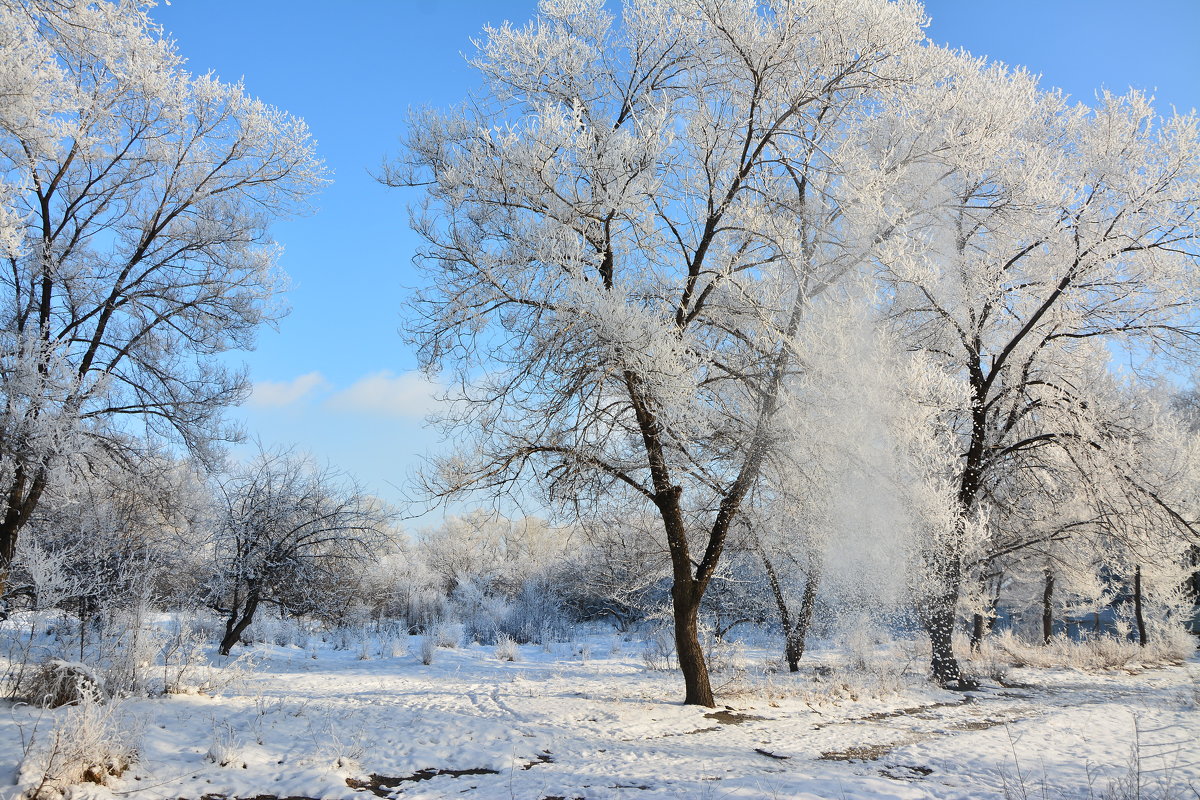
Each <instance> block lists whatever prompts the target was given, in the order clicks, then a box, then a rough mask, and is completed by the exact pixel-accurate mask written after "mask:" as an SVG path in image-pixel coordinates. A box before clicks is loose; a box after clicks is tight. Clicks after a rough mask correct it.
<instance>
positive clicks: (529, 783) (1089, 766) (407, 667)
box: [0, 647, 1200, 800]
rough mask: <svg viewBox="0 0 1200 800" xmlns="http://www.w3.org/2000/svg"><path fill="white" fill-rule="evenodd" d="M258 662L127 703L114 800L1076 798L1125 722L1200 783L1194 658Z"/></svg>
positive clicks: (1108, 780)
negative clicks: (743, 673)
mask: <svg viewBox="0 0 1200 800" xmlns="http://www.w3.org/2000/svg"><path fill="white" fill-rule="evenodd" d="M266 652H267V653H268V654H269V657H268V658H266V660H265V661H264V662H263V663H262V664H261V665H260V667H259V668H258V671H257V672H256V673H255V674H254V675H252V676H251V677H249V678H248V679H247V680H246V681H244V683H243V684H242V685H241V686H240V687H239V688H238V690H237V691H236V692H232V693H226V694H223V695H222V696H219V697H208V696H203V695H192V696H171V697H166V698H161V699H153V700H144V701H138V702H136V703H133V704H131V709H132V711H133V712H134V713H135V714H136V715H137V716H138V717H140V718H141V719H142V724H143V726H144V731H145V733H144V744H143V748H142V759H141V761H140V762H139V764H138V765H137V766H136V767H135V768H134V770H132V771H131V772H130V773H128V774H127V775H126V776H125V777H124V778H122V779H121V780H119V781H117V782H116V783H115V784H114V785H113V786H112V787H111V789H112V790H113V791H115V792H119V793H120V794H119V796H121V797H127V798H130V799H131V800H152V799H153V800H164V798H189V799H191V800H197V799H198V798H201V797H204V796H209V797H211V796H214V795H221V796H228V797H243V798H249V797H258V796H260V795H271V796H275V797H321V798H349V797H356V796H357V797H358V798H360V799H364V798H365V799H366V800H370V799H371V798H373V796H374V795H372V794H368V793H365V791H360V792H356V791H355V789H353V788H351V786H350V785H348V784H347V779H349V780H350V781H351V783H353V784H354V785H356V786H357V785H370V786H373V787H376V790H377V791H376V793H377V794H381V795H387V794H388V792H387V791H386V790H385V789H383V788H379V787H380V786H383V787H395V789H396V791H397V792H398V794H397V795H396V796H398V797H403V798H406V799H407V798H426V799H430V800H432V798H464V797H467V798H519V799H520V800H524V799H525V798H530V800H541V799H542V798H574V797H580V798H587V800H609V799H615V798H638V799H639V800H658V799H659V798H681V797H687V798H764V799H765V798H829V797H833V798H849V799H850V800H854V799H856V798H897V799H900V798H904V799H905V800H910V799H911V800H917V799H919V798H920V799H924V798H961V799H962V800H967V798H972V799H974V798H1003V797H1005V788H1006V787H1008V789H1009V793H1010V796H1015V797H1022V796H1023V792H1024V794H1027V795H1028V796H1029V797H1042V796H1043V790H1045V794H1046V796H1047V797H1052V798H1057V797H1068V798H1071V797H1081V798H1082V797H1088V792H1089V785H1090V786H1091V791H1092V793H1093V794H1094V795H1095V796H1097V797H1098V796H1100V795H1101V794H1102V793H1103V791H1105V790H1106V789H1108V788H1109V787H1110V786H1111V785H1113V784H1114V782H1116V781H1119V780H1122V779H1123V778H1125V777H1126V776H1128V775H1129V766H1130V757H1131V753H1132V750H1131V748H1132V747H1133V744H1134V742H1135V725H1136V730H1137V736H1138V737H1140V742H1141V746H1140V755H1141V772H1142V775H1143V783H1144V784H1146V785H1149V784H1150V782H1152V781H1158V782H1170V783H1173V784H1174V785H1176V786H1178V787H1183V788H1186V787H1188V786H1189V785H1194V786H1195V787H1197V788H1198V789H1200V766H1197V764H1198V762H1200V711H1198V710H1197V704H1198V703H1200V690H1198V689H1197V683H1196V678H1195V675H1197V674H1200V662H1196V661H1193V662H1192V663H1191V664H1189V665H1186V666H1185V667H1179V668H1171V669H1163V670H1152V671H1147V672H1145V673H1143V674H1140V675H1128V674H1124V673H1115V674H1099V675H1097V674H1085V673H1082V672H1076V671H1068V670H1053V671H1048V670H1019V671H1016V672H1015V673H1014V674H1013V678H1014V679H1015V680H1019V681H1022V682H1023V683H1025V684H1027V685H1026V686H1022V687H1012V686H1010V687H1009V688H1005V687H1002V686H999V685H996V684H985V685H984V686H983V687H982V688H981V690H980V691H978V692H972V693H969V694H968V695H962V694H955V693H951V692H942V691H938V690H935V689H933V688H931V687H929V686H927V685H923V684H920V683H914V684H913V685H911V686H909V687H908V688H906V689H903V690H901V691H899V692H896V693H893V694H890V695H887V696H885V697H883V698H882V699H878V698H875V699H872V698H862V699H859V700H857V701H854V700H851V699H848V698H845V697H843V698H842V699H834V698H837V697H838V696H839V692H837V691H832V690H831V689H830V684H831V683H832V682H833V681H834V679H832V678H825V679H821V680H822V683H819V684H817V683H814V680H815V678H814V675H813V673H812V671H811V670H809V671H806V672H802V673H801V674H800V676H798V677H792V676H781V675H776V676H772V677H771V679H770V681H769V683H765V684H761V685H759V687H758V689H757V690H755V691H748V690H746V689H745V688H744V687H743V689H742V690H741V691H738V692H729V691H728V690H727V692H726V694H725V695H723V696H722V698H721V699H722V701H723V702H726V703H728V704H729V707H730V708H729V709H724V710H722V711H720V712H718V713H716V714H711V713H710V712H708V710H706V709H698V708H689V707H684V706H682V705H680V704H679V703H678V699H677V698H678V696H679V694H680V693H681V686H680V682H679V678H678V676H677V675H676V674H675V673H659V672H649V671H647V670H646V669H645V668H644V666H643V665H642V664H641V659H640V658H638V657H636V654H635V653H617V654H611V655H609V654H606V655H604V656H602V657H597V658H593V659H591V660H590V661H589V662H588V663H583V662H581V661H580V660H579V659H578V658H574V659H572V658H571V657H570V654H569V653H568V652H566V651H565V649H564V651H563V652H562V653H553V654H545V653H542V652H541V651H540V650H537V649H535V648H532V647H531V648H523V656H524V657H525V659H526V660H525V661H522V662H520V663H502V662H499V661H497V660H495V659H494V657H492V654H491V652H490V649H482V648H476V649H469V648H468V649H460V650H453V651H449V650H442V651H439V653H438V661H437V663H436V664H434V665H432V666H425V665H421V664H420V663H418V662H417V660H416V658H415V657H414V656H412V655H409V656H405V657H402V658H395V659H383V660H375V661H356V660H353V659H352V657H351V656H350V655H349V654H347V653H344V652H331V651H322V652H321V654H320V658H319V659H316V660H313V659H311V658H308V657H306V655H305V654H304V653H303V652H302V651H299V650H295V649H290V650H289V649H287V648H272V649H268V650H267V651H266ZM845 692H846V690H842V692H841V693H842V694H845ZM33 715H34V712H33V711H32V710H30V709H26V708H17V709H14V710H13V711H12V713H11V714H4V715H3V716H0V720H3V721H0V759H2V758H3V757H4V755H5V754H7V753H14V754H15V753H17V752H18V751H17V750H16V749H14V742H15V741H16V736H17V734H18V731H17V730H16V723H17V722H20V721H22V720H24V721H25V723H26V727H27V729H28V726H29V719H30V718H31V717H32V716H33ZM214 742H215V743H218V744H223V745H224V746H225V747H226V751H227V752H229V753H231V754H233V756H234V757H233V758H231V759H230V760H229V764H228V765H227V766H224V767H222V766H218V765H217V764H215V763H213V762H212V761H211V760H210V759H208V758H206V754H207V753H209V752H210V750H212V749H213V747H214ZM437 772H442V773H444V774H435V773H437ZM371 775H374V776H376V777H377V780H376V781H374V782H371V781H370V780H369V779H368V776H371ZM413 777H418V778H424V779H422V780H411V778H413ZM14 778H15V776H14ZM403 778H410V780H401V779H403ZM3 779H4V774H3V761H0V781H3ZM360 781H361V782H362V783H359V782H360ZM1089 782H1090V784H1089ZM1022 787H1023V792H1022ZM0 791H2V790H0ZM81 796H83V797H97V798H99V797H104V798H111V797H112V796H113V794H112V793H111V792H110V790H109V789H106V788H102V787H88V788H86V789H84V790H83V792H82V794H81ZM1146 796H1148V795H1146ZM1183 796H1191V795H1183Z"/></svg>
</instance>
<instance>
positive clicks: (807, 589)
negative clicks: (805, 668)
mask: <svg viewBox="0 0 1200 800" xmlns="http://www.w3.org/2000/svg"><path fill="white" fill-rule="evenodd" d="M820 580H821V574H820V572H819V571H817V570H816V569H813V570H810V571H809V573H808V579H807V580H805V582H804V595H803V596H802V597H801V598H800V613H799V614H797V615H796V624H795V625H794V626H793V627H792V628H791V630H789V631H788V632H787V640H786V642H785V646H784V649H785V651H786V652H785V655H786V656H787V662H788V669H789V670H791V671H792V672H799V671H800V659H801V657H803V655H804V644H805V640H806V639H807V638H808V628H809V624H810V623H811V622H812V617H813V609H814V608H815V607H816V605H817V584H818V583H819V582H820Z"/></svg>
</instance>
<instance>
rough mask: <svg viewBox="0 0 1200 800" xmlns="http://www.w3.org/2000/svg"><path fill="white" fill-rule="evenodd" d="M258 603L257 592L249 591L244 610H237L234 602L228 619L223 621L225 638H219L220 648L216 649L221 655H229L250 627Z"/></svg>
mask: <svg viewBox="0 0 1200 800" xmlns="http://www.w3.org/2000/svg"><path fill="white" fill-rule="evenodd" d="M258 602H259V597H258V592H257V591H251V592H250V594H249V595H248V596H247V597H246V606H245V608H239V607H238V604H237V603H236V602H235V603H234V604H233V608H232V609H230V611H229V619H228V620H226V621H225V636H224V637H222V638H221V646H220V647H219V648H218V652H219V653H220V654H221V655H223V656H227V655H229V651H230V650H232V649H233V646H234V645H235V644H237V643H238V641H239V640H241V638H242V634H243V633H245V631H246V628H248V627H250V623H251V622H253V621H254V612H255V611H257V610H258Z"/></svg>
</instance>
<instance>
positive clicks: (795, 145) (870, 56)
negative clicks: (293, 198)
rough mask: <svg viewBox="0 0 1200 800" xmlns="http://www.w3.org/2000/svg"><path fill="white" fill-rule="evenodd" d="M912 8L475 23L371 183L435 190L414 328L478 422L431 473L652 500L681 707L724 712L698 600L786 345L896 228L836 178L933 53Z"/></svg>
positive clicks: (767, 413)
mask: <svg viewBox="0 0 1200 800" xmlns="http://www.w3.org/2000/svg"><path fill="white" fill-rule="evenodd" d="M922 20H923V15H922V12H921V9H920V7H919V6H918V5H917V4H916V3H914V2H908V1H907V0H905V1H903V2H883V1H882V0H818V1H817V2H809V3H788V2H763V1H760V0H679V1H678V2H670V3H663V2H652V1H651V0H635V1H634V2H630V3H627V4H625V6H624V7H623V16H622V19H621V21H620V23H619V24H618V23H616V22H615V21H614V19H613V18H612V17H611V16H610V14H609V13H608V11H607V9H606V7H605V4H604V3H603V2H601V0H546V2H543V3H542V4H541V5H540V6H539V14H538V17H537V18H536V19H535V20H534V21H533V22H531V23H530V24H528V25H526V26H524V27H515V26H512V25H508V24H506V25H504V26H502V27H500V28H489V29H488V30H486V31H485V35H484V37H483V40H482V42H481V43H480V45H479V53H478V55H477V57H476V58H475V59H474V60H473V61H472V63H473V65H474V66H475V67H476V68H477V69H478V70H479V71H480V72H481V73H482V74H483V76H484V78H485V81H486V83H485V87H484V91H483V93H482V94H481V95H480V96H479V97H477V98H475V99H473V100H471V101H469V102H467V103H465V104H464V105H463V106H461V107H459V108H457V109H454V110H452V111H449V112H444V113H442V112H433V111H425V112H421V113H418V114H416V115H414V116H413V118H412V119H411V120H410V123H409V132H408V134H407V139H406V150H405V152H404V154H403V155H402V156H401V157H400V158H399V159H398V160H397V161H395V162H394V163H392V164H391V165H390V166H389V168H388V170H387V173H386V175H385V179H386V181H387V182H389V183H391V184H394V185H406V186H421V187H424V192H425V202H424V203H423V204H422V205H421V206H420V207H419V208H418V209H416V210H415V211H414V212H413V215H412V218H413V224H414V226H415V228H416V230H417V231H418V233H419V234H420V235H421V236H422V237H423V238H424V239H425V240H426V242H427V245H426V246H425V248H424V249H423V250H422V251H421V253H420V255H419V256H418V258H417V262H418V265H419V266H421V267H422V268H423V269H424V270H425V271H426V274H427V275H428V278H429V280H428V286H427V288H425V289H423V290H422V291H421V292H420V293H419V294H418V296H417V297H416V299H415V301H414V303H413V308H414V310H415V313H414V314H413V319H412V322H411V327H410V338H411V340H412V341H413V342H415V343H416V344H417V346H418V347H419V353H420V358H421V360H422V363H423V365H424V366H425V367H426V368H428V369H431V370H437V369H440V368H448V369H449V370H450V371H451V372H452V374H453V376H454V377H455V378H456V380H455V381H453V383H454V384H455V385H456V386H457V387H458V391H457V392H456V395H457V403H456V404H454V405H453V406H451V407H450V411H449V412H448V413H447V416H446V419H445V422H446V423H447V425H448V427H449V428H450V429H451V430H454V431H456V432H466V431H470V432H471V433H472V434H473V435H472V436H471V438H470V445H469V446H467V447H464V448H462V449H461V451H460V452H459V453H457V454H456V455H455V456H453V457H449V458H446V459H443V460H442V461H441V463H440V464H439V467H440V469H438V470H437V471H436V473H435V474H432V475H431V477H430V485H429V487H428V488H429V489H430V490H431V491H432V493H433V494H434V495H436V496H446V495H449V494H453V493H457V492H460V491H464V490H469V489H484V490H494V491H505V490H508V489H510V488H512V487H514V486H515V485H517V484H518V483H520V484H521V485H522V486H524V487H529V486H531V485H534V484H535V483H536V484H537V485H538V486H539V487H540V488H541V489H542V490H543V492H544V494H545V495H546V496H547V497H548V498H549V499H550V501H552V502H561V503H563V504H565V505H566V506H568V507H570V508H571V509H572V510H576V511H580V512H583V513H592V512H593V511H595V510H596V509H597V508H598V507H599V506H602V505H604V504H605V503H613V502H615V503H624V504H627V506H628V510H629V512H630V513H640V512H641V511H642V510H648V511H651V512H652V513H654V514H656V515H657V516H658V518H659V521H660V524H661V526H662V530H663V532H664V535H665V539H666V542H667V546H668V549H669V554H670V559H671V569H672V572H671V574H672V590H671V595H672V602H673V609H674V622H675V637H676V645H677V652H678V655H679V662H680V666H681V669H682V672H683V676H684V682H685V685H686V696H685V700H686V702H688V703H695V704H702V705H708V706H711V705H713V703H714V700H713V694H712V689H711V687H710V684H709V679H708V672H707V668H706V666H705V663H704V658H703V653H702V650H701V647H700V643H699V639H698V628H697V613H698V611H699V609H700V605H701V601H702V598H703V596H704V592H705V590H706V588H707V587H708V585H709V582H710V581H711V580H712V578H713V576H714V574H715V571H716V569H717V567H718V563H719V561H720V559H721V555H722V551H723V549H724V547H725V543H726V539H727V537H728V535H729V531H730V528H731V525H732V524H733V523H734V521H735V520H736V519H737V517H738V515H739V514H740V513H741V511H742V506H743V502H744V501H745V499H746V497H747V496H748V494H749V493H750V491H751V490H752V489H753V488H754V487H755V485H756V484H757V483H758V482H759V480H760V478H761V474H762V469H763V464H764V462H765V460H766V459H767V457H768V455H769V454H770V452H771V451H772V449H773V448H774V447H775V444H776V442H775V436H774V433H773V430H774V425H773V421H774V418H775V416H776V412H777V410H778V409H779V407H780V402H781V394H782V391H783V387H784V385H785V383H786V380H787V377H788V376H789V374H791V373H792V372H793V370H794V368H795V351H794V349H793V348H792V347H791V346H790V342H789V339H790V337H791V336H792V334H793V333H794V331H795V329H796V326H797V325H798V324H799V321H800V319H801V318H802V317H803V315H804V312H805V308H806V307H807V303H808V301H809V300H810V298H812V297H813V296H815V295H818V294H820V293H821V292H822V291H823V290H824V289H825V288H826V287H827V286H829V285H830V284H831V283H833V282H836V281H837V280H838V279H839V278H840V277H841V276H842V275H844V274H845V273H847V272H848V271H851V270H853V269H855V268H856V267H857V266H858V265H860V264H861V263H862V261H863V260H864V258H865V257H866V255H867V253H868V252H869V251H870V250H871V249H872V248H873V247H874V246H875V244H876V243H877V242H878V240H879V239H880V238H881V237H882V236H885V235H886V232H887V229H888V228H889V227H890V224H891V223H889V222H887V221H879V222H878V224H879V226H881V227H875V228H868V229H864V228H861V227H859V226H857V225H853V224H850V223H849V222H848V220H847V215H848V214H853V213H857V210H858V206H857V205H856V203H857V202H858V200H857V195H858V194H859V190H858V188H856V187H854V186H852V185H851V184H852V183H853V181H851V180H850V179H848V178H847V170H849V169H853V168H856V165H857V164H858V160H859V159H860V158H861V157H862V155H863V150H862V148H861V147H859V146H858V143H856V142H854V136H855V134H856V132H858V131H859V130H861V129H862V127H863V123H864V121H865V120H867V119H870V118H872V117H873V116H874V115H875V114H876V113H877V112H879V111H880V109H881V102H880V100H881V98H882V97H883V95H885V94H886V93H888V92H890V91H892V89H893V88H894V87H896V86H898V85H901V84H903V83H905V82H908V81H911V80H913V79H914V77H916V76H917V75H919V74H923V72H922V71H923V70H924V69H925V67H924V66H921V65H924V64H926V63H927V61H928V60H929V59H930V58H931V57H932V54H933V51H932V50H929V49H926V48H923V47H922V46H921V42H922V41H923V35H922V32H921V22H922ZM872 191H874V192H876V193H877V192H878V190H877V189H873V190H872ZM458 435H460V436H461V435H462V433H458ZM526 479H528V480H526ZM635 509H636V510H635Z"/></svg>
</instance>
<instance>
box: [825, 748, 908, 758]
mask: <svg viewBox="0 0 1200 800" xmlns="http://www.w3.org/2000/svg"><path fill="white" fill-rule="evenodd" d="M895 746H896V745H894V744H867V745H861V746H859V747H847V748H846V749H845V750H828V751H826V752H824V753H821V755H820V759H821V760H822V761H877V760H878V759H881V758H883V757H884V756H886V755H887V754H888V753H890V752H892V748H893V747H895Z"/></svg>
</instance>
